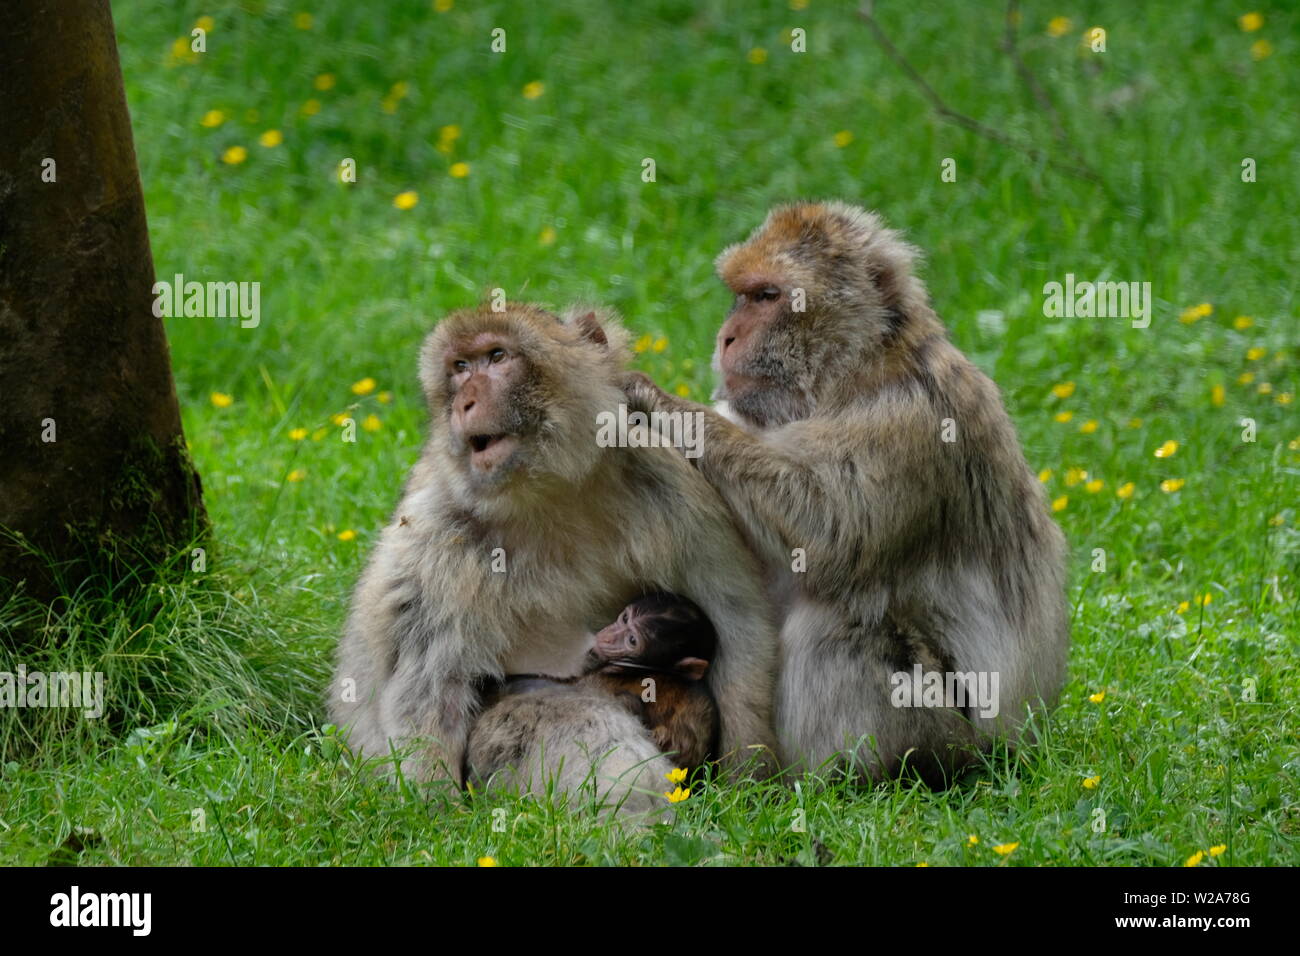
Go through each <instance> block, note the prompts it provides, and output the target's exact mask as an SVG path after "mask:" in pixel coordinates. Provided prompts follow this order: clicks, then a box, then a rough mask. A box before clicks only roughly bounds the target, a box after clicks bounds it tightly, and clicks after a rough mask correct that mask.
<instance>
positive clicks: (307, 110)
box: [300, 98, 320, 116]
mask: <svg viewBox="0 0 1300 956" xmlns="http://www.w3.org/2000/svg"><path fill="white" fill-rule="evenodd" d="M300 112H301V113H302V115H303V116H315V115H316V114H317V113H319V112H320V100H318V99H315V98H312V99H310V100H308V101H307V102H306V103H303V104H302V109H301V111H300Z"/></svg>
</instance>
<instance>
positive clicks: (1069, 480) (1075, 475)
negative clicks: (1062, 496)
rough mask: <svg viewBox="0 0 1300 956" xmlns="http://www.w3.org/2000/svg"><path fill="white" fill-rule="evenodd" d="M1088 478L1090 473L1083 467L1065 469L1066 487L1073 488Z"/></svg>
mask: <svg viewBox="0 0 1300 956" xmlns="http://www.w3.org/2000/svg"><path fill="white" fill-rule="evenodd" d="M1087 480H1088V473H1087V472H1086V471H1084V470H1083V469H1082V468H1067V469H1066V470H1065V487H1067V488H1073V487H1074V486H1075V485H1077V484H1078V483H1079V482H1081V481H1087Z"/></svg>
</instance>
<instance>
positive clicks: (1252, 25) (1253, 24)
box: [1237, 13, 1264, 33]
mask: <svg viewBox="0 0 1300 956" xmlns="http://www.w3.org/2000/svg"><path fill="white" fill-rule="evenodd" d="M1263 25H1264V18H1263V17H1262V16H1260V15H1259V14H1258V13H1243V14H1242V15H1241V16H1239V17H1237V26H1239V27H1241V29H1242V30H1243V31H1244V32H1246V33H1254V32H1255V31H1256V30H1258V29H1259V28H1260V27H1262V26H1263Z"/></svg>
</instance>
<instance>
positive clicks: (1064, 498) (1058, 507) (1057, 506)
mask: <svg viewBox="0 0 1300 956" xmlns="http://www.w3.org/2000/svg"><path fill="white" fill-rule="evenodd" d="M1069 503H1070V496H1069V495H1061V497H1059V498H1057V499H1056V500H1055V501H1053V502H1052V510H1053V511H1064V510H1065V507H1066V505H1068V504H1069Z"/></svg>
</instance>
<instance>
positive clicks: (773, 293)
mask: <svg viewBox="0 0 1300 956" xmlns="http://www.w3.org/2000/svg"><path fill="white" fill-rule="evenodd" d="M754 298H755V299H757V300H758V301H759V302H775V301H776V300H777V299H779V298H781V290H780V289H778V288H777V287H776V286H774V285H770V286H768V287H767V288H765V289H760V290H759V291H758V292H756V293H755V294H754Z"/></svg>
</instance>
